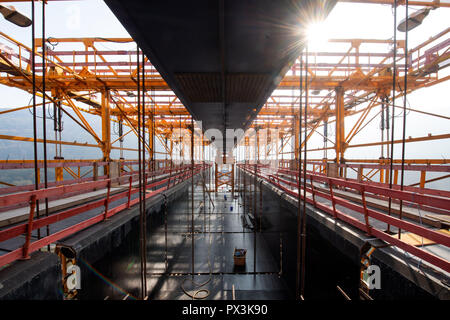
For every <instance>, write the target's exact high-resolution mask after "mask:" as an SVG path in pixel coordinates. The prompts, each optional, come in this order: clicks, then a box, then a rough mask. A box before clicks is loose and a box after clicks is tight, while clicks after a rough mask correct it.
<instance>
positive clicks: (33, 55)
mask: <svg viewBox="0 0 450 320" xmlns="http://www.w3.org/2000/svg"><path fill="white" fill-rule="evenodd" d="M31 20H32V24H31V51H32V52H31V72H32V82H33V154H34V188H35V190H39V182H40V181H39V180H40V177H39V167H38V151H37V122H36V26H35V6H34V0H32V1H31ZM36 216H37V218H39V216H40V215H39V200H37V201H36ZM37 232H38V239H40V238H41V229H38V231H37Z"/></svg>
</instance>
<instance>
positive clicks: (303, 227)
mask: <svg viewBox="0 0 450 320" xmlns="http://www.w3.org/2000/svg"><path fill="white" fill-rule="evenodd" d="M305 69H306V70H308V45H306V57H305ZM304 121H305V123H304V126H305V136H304V140H305V141H304V143H305V149H304V156H303V163H304V164H303V217H302V245H301V247H302V273H301V275H302V279H301V287H300V297H302V298H304V297H305V287H306V284H305V281H306V277H305V273H306V261H305V259H306V169H307V168H306V165H307V163H306V151H307V150H306V147H307V143H308V139H307V131H308V127H307V124H308V72H306V73H305V117H304ZM299 180H300V179H299ZM311 183H312V180H311ZM298 192H300V190H299V191H298Z"/></svg>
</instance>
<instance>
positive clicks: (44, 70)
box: [42, 1, 50, 251]
mask: <svg viewBox="0 0 450 320" xmlns="http://www.w3.org/2000/svg"><path fill="white" fill-rule="evenodd" d="M45 43H46V41H45V1H43V2H42V92H43V93H44V94H43V95H42V131H43V141H44V143H43V148H44V188H45V189H47V188H48V166H47V112H46V101H45V89H46V87H45V81H46V76H47V67H46V62H47V61H46V54H47V48H46V46H45ZM45 216H46V217H48V198H45ZM46 234H47V236H48V235H49V234H50V227H49V225H47V226H46ZM47 249H48V251H50V245H48V246H47Z"/></svg>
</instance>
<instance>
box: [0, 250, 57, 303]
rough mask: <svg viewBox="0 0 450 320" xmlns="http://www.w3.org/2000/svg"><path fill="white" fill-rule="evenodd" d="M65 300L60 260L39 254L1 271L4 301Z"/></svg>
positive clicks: (1, 297)
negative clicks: (63, 298)
mask: <svg viewBox="0 0 450 320" xmlns="http://www.w3.org/2000/svg"><path fill="white" fill-rule="evenodd" d="M62 297H63V292H62V282H61V266H60V262H59V258H58V257H57V256H56V255H55V254H52V253H48V252H40V251H39V252H35V253H33V254H31V259H29V260H23V261H20V260H19V261H16V262H14V263H12V264H11V265H9V266H8V267H6V268H3V269H1V270H0V300H30V299H32V300H60V299H62Z"/></svg>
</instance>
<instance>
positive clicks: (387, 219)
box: [239, 165, 450, 272]
mask: <svg viewBox="0 0 450 320" xmlns="http://www.w3.org/2000/svg"><path fill="white" fill-rule="evenodd" d="M239 167H240V168H241V169H243V170H245V171H246V172H248V173H250V174H255V167H254V165H248V166H245V165H239ZM280 173H282V174H287V173H288V171H286V170H283V171H282V172H280ZM256 175H257V176H258V177H260V178H262V179H265V180H266V181H267V182H269V183H271V184H273V185H275V186H276V187H278V188H279V189H281V190H283V191H285V192H286V193H287V194H289V195H291V196H293V197H295V198H298V192H297V190H298V189H297V186H298V183H297V182H296V181H292V180H291V181H289V180H286V179H284V178H282V177H281V175H280V174H279V173H278V172H277V171H274V172H273V173H272V172H270V171H267V172H264V171H263V170H260V169H257V170H256ZM293 178H294V179H293V180H296V179H297V177H295V175H294V174H293ZM306 180H307V184H306V191H307V192H309V193H310V194H311V196H310V197H308V196H307V197H306V202H307V203H310V204H312V205H313V206H314V207H316V208H318V209H320V210H322V211H323V212H326V213H328V214H330V215H332V216H333V217H334V218H335V219H338V220H342V221H344V222H347V223H348V224H350V225H352V226H354V227H356V228H358V229H360V230H362V231H364V232H366V233H367V234H369V235H371V236H375V237H377V238H379V239H381V240H384V241H386V242H388V243H390V244H392V245H394V246H396V247H398V248H400V249H402V250H405V251H406V252H408V253H410V254H412V255H414V256H416V257H418V258H420V259H423V260H425V261H427V262H429V263H430V264H432V265H435V266H437V267H439V268H441V269H443V270H445V271H447V272H450V262H449V261H448V260H447V259H445V258H443V257H440V256H437V255H435V254H433V253H431V252H428V251H425V250H423V249H421V248H418V247H415V246H413V245H411V244H409V243H407V242H405V241H403V240H402V239H401V238H398V236H395V237H394V236H392V235H390V234H389V233H387V232H385V231H383V230H380V229H378V228H375V227H374V226H373V225H371V224H370V220H369V218H372V219H375V220H378V221H381V222H384V223H386V224H389V225H392V226H395V227H397V228H399V229H401V230H404V231H408V232H411V233H414V234H416V235H418V236H420V237H424V238H427V239H429V240H432V241H434V242H435V243H437V244H441V245H444V246H446V247H450V236H449V235H448V234H445V233H442V232H438V231H435V230H432V229H430V228H427V227H424V226H423V225H419V224H416V223H413V222H409V221H406V220H402V219H399V218H397V217H394V216H392V215H391V216H390V215H388V214H386V213H381V212H379V211H375V210H373V209H371V208H370V207H368V206H367V204H366V201H365V199H366V197H367V196H368V195H370V196H373V195H377V196H382V197H385V198H391V199H395V200H397V201H404V202H408V203H413V204H417V205H425V206H430V207H434V208H437V209H440V210H442V211H443V212H447V214H446V215H450V199H449V198H448V197H447V198H445V197H437V196H432V195H424V194H417V193H414V192H410V191H401V190H393V189H389V188H387V187H381V186H376V185H368V184H364V183H358V182H354V181H347V180H344V179H339V178H329V177H326V176H324V175H319V174H311V173H307V174H306ZM314 182H320V183H325V184H326V185H328V187H329V189H330V192H329V193H327V192H323V191H320V190H318V189H317V188H316V187H314V184H313V183H314ZM302 188H303V182H302V183H301V186H300V190H302ZM344 188H345V189H346V190H352V191H354V192H355V193H356V194H360V195H361V198H362V204H359V203H354V202H351V201H349V200H347V199H344V198H343V197H341V196H339V195H338V194H337V193H336V192H333V189H344ZM317 197H321V198H324V199H327V200H329V201H331V205H328V204H326V203H321V202H320V201H317ZM300 198H301V199H302V200H303V199H304V196H303V192H301V195H300ZM337 205H340V206H342V207H344V208H347V209H350V210H352V211H354V212H357V213H360V214H361V217H362V218H363V219H362V221H361V220H359V219H357V218H354V217H352V216H351V215H349V214H346V213H344V212H343V211H342V210H339V209H338V208H337V207H336V206H337Z"/></svg>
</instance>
